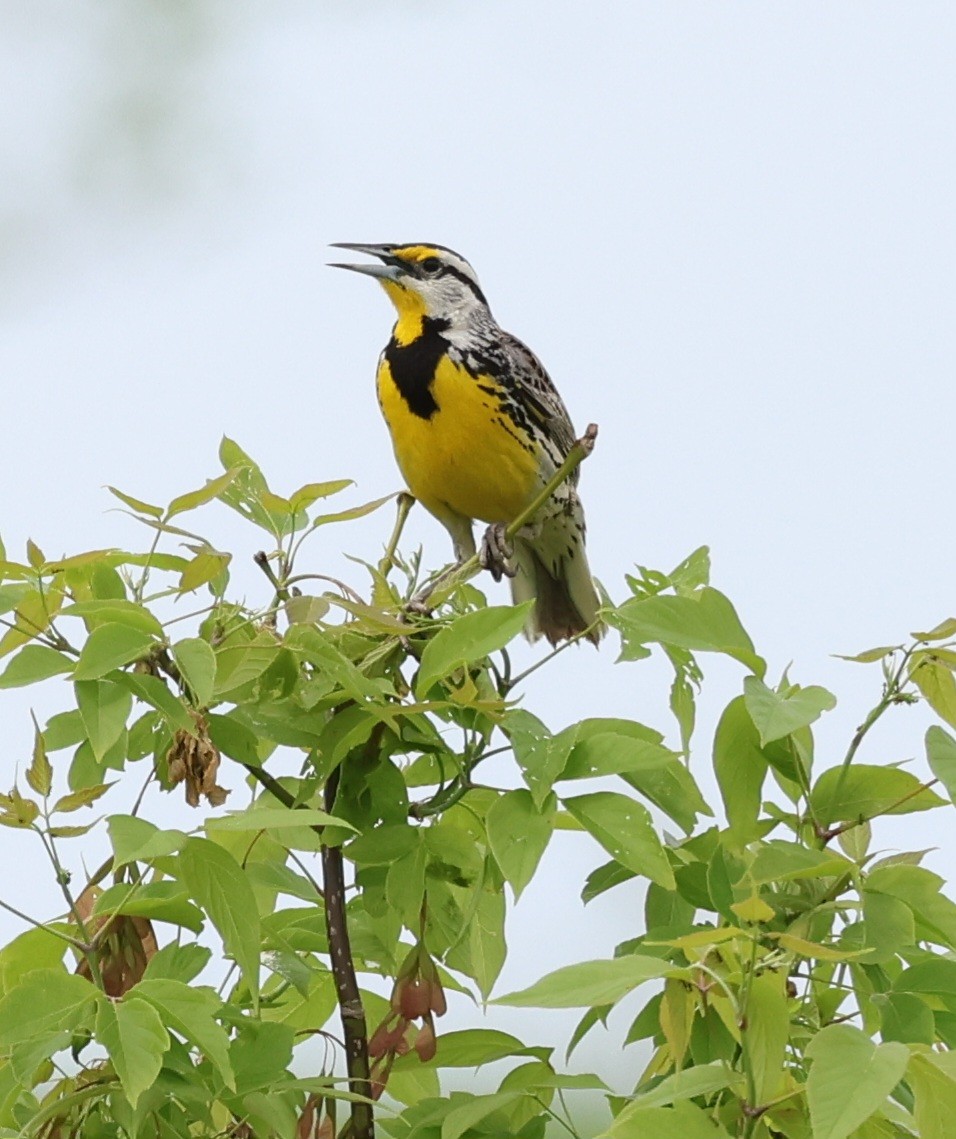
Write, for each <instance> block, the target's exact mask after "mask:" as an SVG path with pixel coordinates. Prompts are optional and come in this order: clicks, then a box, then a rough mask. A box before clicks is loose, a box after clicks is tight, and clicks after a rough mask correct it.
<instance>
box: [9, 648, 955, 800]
mask: <svg viewBox="0 0 956 1139" xmlns="http://www.w3.org/2000/svg"><path fill="white" fill-rule="evenodd" d="M23 652H26V649H24V650H23ZM926 758H927V759H928V760H929V766H930V770H931V771H932V773H933V774H934V775H935V776H936V778H937V779H938V780H939V781H940V783H942V785H943V786H944V787H945V788H946V793H947V794H948V795H949V797H950V799H951V800H952V801H953V802H954V803H956V740H954V739H953V737H952V736H951V735H950V734H949V732H947V731H944V730H943V729H942V728H941V727H939V726H938V725H937V724H933V726H932V727H931V728H928V729H927V731H926Z"/></svg>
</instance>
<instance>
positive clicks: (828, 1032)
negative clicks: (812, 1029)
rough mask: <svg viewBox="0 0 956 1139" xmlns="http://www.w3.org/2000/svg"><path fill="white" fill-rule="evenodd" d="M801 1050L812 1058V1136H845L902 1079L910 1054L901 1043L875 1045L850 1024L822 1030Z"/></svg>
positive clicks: (818, 1138) (837, 1138) (809, 1082)
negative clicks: (804, 1049) (804, 1050)
mask: <svg viewBox="0 0 956 1139" xmlns="http://www.w3.org/2000/svg"><path fill="white" fill-rule="evenodd" d="M806 1052H807V1056H809V1058H810V1059H811V1060H812V1061H813V1067H812V1068H811V1069H810V1075H809V1077H808V1078H807V1085H806V1087H807V1102H808V1104H809V1107H810V1121H811V1124H812V1127H813V1136H814V1139H846V1137H847V1136H848V1135H849V1134H850V1133H851V1132H852V1131H854V1130H855V1129H856V1128H857V1127H859V1126H860V1125H861V1124H863V1123H865V1122H866V1120H867V1119H869V1118H870V1116H871V1115H872V1114H873V1113H874V1112H875V1111H878V1110H879V1109H880V1108H881V1107H882V1106H883V1104H884V1103H885V1102H886V1099H887V1097H888V1096H889V1094H890V1092H892V1091H893V1089H894V1088H895V1087H896V1085H897V1084H898V1083H899V1082H900V1080H901V1079H902V1078H903V1076H904V1074H905V1072H906V1065H907V1063H908V1061H909V1055H910V1053H909V1049H908V1048H907V1047H906V1045H905V1044H899V1043H896V1042H893V1043H890V1044H881V1045H879V1046H877V1045H875V1044H874V1043H873V1041H872V1040H870V1038H869V1037H868V1036H867V1035H866V1033H865V1032H861V1031H860V1029H858V1028H853V1027H852V1026H851V1025H849V1024H831V1025H828V1026H827V1027H826V1028H823V1029H821V1030H820V1031H819V1032H818V1033H817V1035H816V1036H815V1037H813V1039H812V1040H811V1041H810V1043H809V1044H808V1045H807V1049H806Z"/></svg>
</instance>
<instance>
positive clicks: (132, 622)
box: [62, 598, 163, 637]
mask: <svg viewBox="0 0 956 1139" xmlns="http://www.w3.org/2000/svg"><path fill="white" fill-rule="evenodd" d="M62 615H63V616H64V617H82V618H83V620H84V621H85V622H86V623H87V625H88V626H89V627H90V628H91V629H94V628H97V627H98V626H99V625H106V624H113V625H127V626H128V627H129V628H130V629H139V631H140V632H142V633H150V634H152V636H154V637H162V635H163V627H162V625H161V624H160V623H159V621H158V620H157V619H156V618H155V617H154V616H153V614H152V613H150V611H149V610H148V609H147V608H146V607H145V606H144V605H139V604H137V602H135V601H124V600H122V599H120V598H109V599H107V600H105V601H77V602H75V603H74V604H73V605H67V606H66V608H65V609H64V610H63V613H62Z"/></svg>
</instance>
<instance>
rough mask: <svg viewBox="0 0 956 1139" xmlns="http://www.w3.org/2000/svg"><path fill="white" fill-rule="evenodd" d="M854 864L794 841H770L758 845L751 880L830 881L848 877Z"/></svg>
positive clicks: (833, 854)
mask: <svg viewBox="0 0 956 1139" xmlns="http://www.w3.org/2000/svg"><path fill="white" fill-rule="evenodd" d="M852 871H853V863H852V862H848V861H847V860H846V859H845V858H843V857H842V855H839V854H837V853H836V851H832V850H811V849H810V848H809V847H806V846H801V845H800V843H797V842H787V841H786V840H785V839H779V838H773V839H769V840H768V841H766V842H763V843H761V844H760V846H759V848H758V849H757V853H756V855H755V856H754V859H753V862H752V863H751V864H750V877H751V878H752V880H753V881H754V882H755V883H756V884H757V885H760V884H761V883H763V882H797V881H801V880H803V879H806V878H829V877H835V876H836V875H839V874H850V873H852Z"/></svg>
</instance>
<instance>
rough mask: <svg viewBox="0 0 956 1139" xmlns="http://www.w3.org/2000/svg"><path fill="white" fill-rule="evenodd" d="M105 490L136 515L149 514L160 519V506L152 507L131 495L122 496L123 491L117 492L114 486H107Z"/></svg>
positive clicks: (161, 509)
mask: <svg viewBox="0 0 956 1139" xmlns="http://www.w3.org/2000/svg"><path fill="white" fill-rule="evenodd" d="M106 489H107V490H108V491H109V492H110V494H114V495H116V497H117V498H118V499H119V500H120V502H125V503H126V505H127V506H129V507H130V508H131V509H133V510H135V511H136V512H137V513H138V514H149V515H150V516H151V517H153V518H162V516H163V508H162V507H161V506H153V505H152V504H151V503H149V502H143V500H142V499H140V498H133V496H132V495H130V494H124V493H123V491H121V490H117V489H116V487H115V486H108V487H107V488H106ZM114 509H115V507H114Z"/></svg>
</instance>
